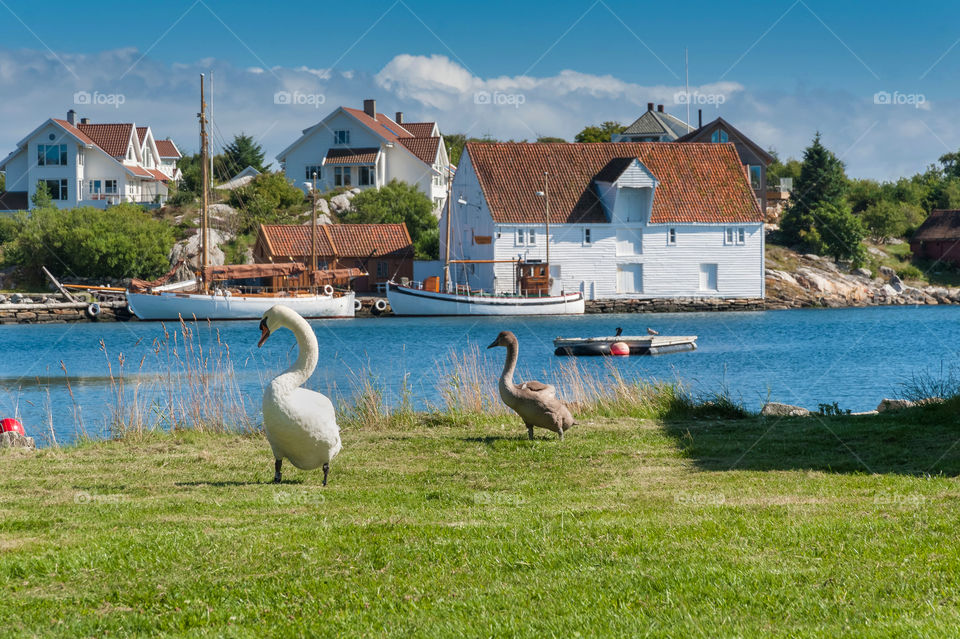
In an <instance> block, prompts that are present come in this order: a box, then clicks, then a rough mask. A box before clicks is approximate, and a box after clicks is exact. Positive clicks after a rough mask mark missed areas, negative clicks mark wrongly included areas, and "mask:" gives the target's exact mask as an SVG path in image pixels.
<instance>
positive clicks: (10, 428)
mask: <svg viewBox="0 0 960 639" xmlns="http://www.w3.org/2000/svg"><path fill="white" fill-rule="evenodd" d="M0 432H3V433H9V432H13V433H20V434H21V435H23V436H24V437H26V436H27V433H26V431H24V430H23V424H21V423H20V421H19V420H16V419H13V418H12V417H7V418H6V419H4V420H0Z"/></svg>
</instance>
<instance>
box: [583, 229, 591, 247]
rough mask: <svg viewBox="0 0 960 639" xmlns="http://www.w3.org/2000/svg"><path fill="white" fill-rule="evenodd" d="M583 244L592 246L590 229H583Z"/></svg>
mask: <svg viewBox="0 0 960 639" xmlns="http://www.w3.org/2000/svg"><path fill="white" fill-rule="evenodd" d="M583 243H584V244H592V243H593V238H592V237H591V236H590V229H583Z"/></svg>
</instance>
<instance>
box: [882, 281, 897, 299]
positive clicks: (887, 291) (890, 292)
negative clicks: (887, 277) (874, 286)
mask: <svg viewBox="0 0 960 639" xmlns="http://www.w3.org/2000/svg"><path fill="white" fill-rule="evenodd" d="M880 294H881V295H883V296H884V297H896V296H897V295H899V294H900V291H898V290H897V289H895V288H893V287H892V286H890V285H889V284H884V285H883V288H881V289H880Z"/></svg>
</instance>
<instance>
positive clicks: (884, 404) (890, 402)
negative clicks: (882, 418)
mask: <svg viewBox="0 0 960 639" xmlns="http://www.w3.org/2000/svg"><path fill="white" fill-rule="evenodd" d="M911 406H915V404H914V403H913V402H911V401H910V400H909V399H886V398H884V399H881V400H880V403H879V404H877V412H878V413H885V412H887V411H893V410H903V409H904V408H910V407H911Z"/></svg>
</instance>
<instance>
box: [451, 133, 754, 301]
mask: <svg viewBox="0 0 960 639" xmlns="http://www.w3.org/2000/svg"><path fill="white" fill-rule="evenodd" d="M545 173H546V175H545ZM541 193H542V194H541ZM452 197H453V214H452V218H451V230H450V239H451V241H450V254H451V259H453V260H493V261H495V262H490V263H474V264H457V263H454V264H453V265H452V266H451V270H452V277H453V279H454V280H455V281H456V282H457V283H458V284H464V283H467V284H469V285H470V286H471V287H472V288H480V289H485V290H488V291H489V290H494V291H497V292H499V293H511V292H515V291H516V289H517V284H516V277H515V268H516V266H515V264H514V263H512V262H511V260H524V261H527V262H530V261H536V260H541V261H545V260H546V258H547V255H546V244H547V242H546V224H545V222H546V211H547V205H548V202H549V207H550V256H549V261H550V275H551V278H552V285H551V292H553V293H559V292H561V291H566V292H569V291H582V292H583V293H584V295H585V297H586V298H587V299H601V298H618V297H627V298H669V297H716V298H762V297H763V295H764V277H763V270H764V263H763V260H764V256H763V251H764V234H763V215H762V213H761V211H760V209H759V206H758V204H757V201H756V198H754V197H753V194H752V191H751V189H750V185H749V184H748V182H747V179H746V175H745V174H744V172H743V170H742V168H741V165H740V160H739V158H738V157H737V154H736V151H735V149H734V147H733V145H730V144H723V145H719V144H718V145H712V144H648V143H613V144H529V143H500V144H473V143H471V144H468V145H467V147H466V149H465V150H464V153H463V156H462V159H461V162H460V165H459V167H458V169H457V174H456V177H455V178H454V182H453V195H452ZM445 224H446V219H445V218H441V221H440V229H441V232H440V253H441V255H443V254H444V251H445V247H446V233H445Z"/></svg>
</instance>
